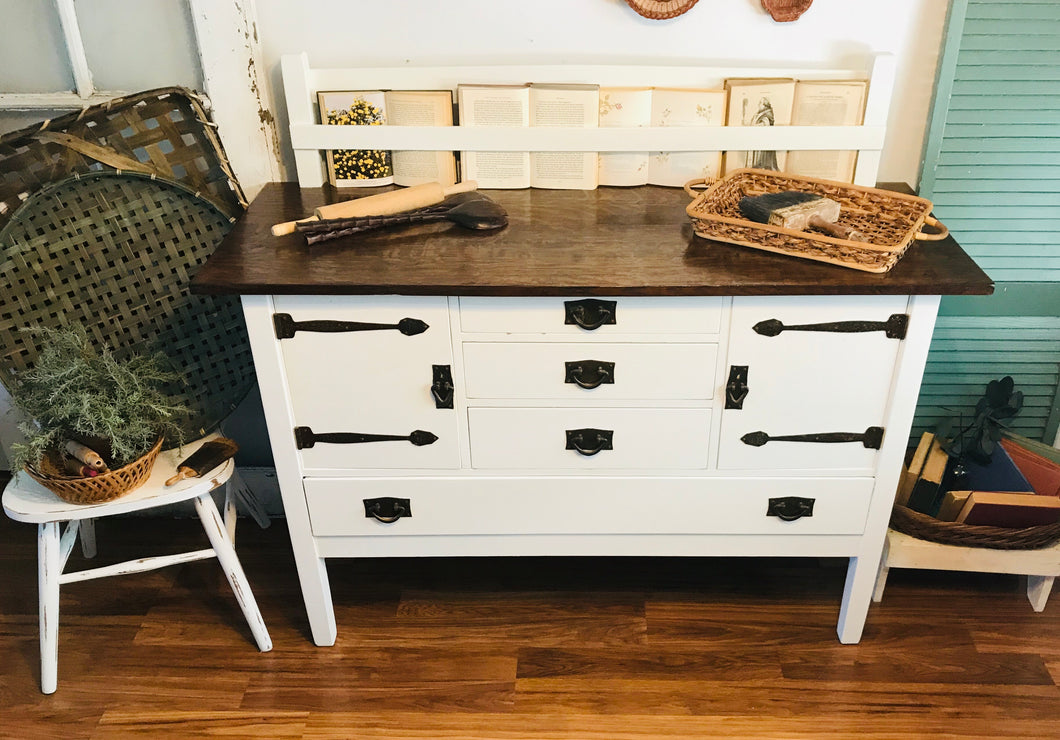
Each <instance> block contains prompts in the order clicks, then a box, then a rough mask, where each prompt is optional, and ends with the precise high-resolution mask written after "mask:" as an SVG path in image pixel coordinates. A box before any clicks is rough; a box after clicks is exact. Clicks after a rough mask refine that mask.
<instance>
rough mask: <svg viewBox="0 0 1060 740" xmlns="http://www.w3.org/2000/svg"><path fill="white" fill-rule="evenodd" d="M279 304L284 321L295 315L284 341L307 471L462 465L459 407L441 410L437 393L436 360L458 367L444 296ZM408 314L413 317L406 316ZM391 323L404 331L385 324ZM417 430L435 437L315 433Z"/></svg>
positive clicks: (294, 299) (286, 299) (284, 300)
mask: <svg viewBox="0 0 1060 740" xmlns="http://www.w3.org/2000/svg"><path fill="white" fill-rule="evenodd" d="M275 306H276V312H277V314H278V315H281V316H286V317H288V318H282V317H281V319H280V322H281V323H283V322H288V321H289V322H293V329H294V331H293V336H288V337H285V338H281V339H279V340H278V341H279V342H280V346H281V348H282V351H283V359H284V364H285V366H286V370H287V378H288V382H289V383H290V396H291V405H292V408H293V411H294V418H295V423H296V425H297V427H300V428H303V432H302V442H301V443H300V444H301V455H302V462H303V465H304V467H305V468H306V469H307V470H323V469H352V468H456V467H459V464H460V461H459V454H458V444H457V421H456V418H457V417H456V412H455V411H454V410H453V409H452V408H438V405H437V403H436V400H435V398H434V396H433V395H432V393H431V386H432V384H433V383H434V369H433V366H434V365H443V366H449V367H451V366H452V343H451V341H450V333H449V311H448V304H447V301H446V299H445V298H444V297H405V296H372V297H347V296H342V297H340V296H279V297H277V298H276V300H275ZM405 319H411V320H413V321H412V322H405V323H404V324H401V322H402V321H403V320H405ZM304 322H313V323H304ZM318 322H326V323H318ZM335 322H346V323H352V325H348V326H343V325H342V324H336V323H335ZM415 322H422V324H425V325H426V328H423V326H422V325H420V324H417V323H415ZM358 323H359V324H371V325H381V326H379V327H376V328H368V327H364V326H357V324H358ZM389 325H394V326H400V327H404V330H402V329H401V328H383V327H386V326H389ZM280 333H281V334H283V332H280ZM291 333H292V332H291V331H287V332H286V334H291ZM443 395H444V394H443ZM305 428H308V429H309V430H311V433H306V432H305V431H304V429H305ZM417 430H418V431H424V432H429V433H430V435H433V436H435V437H437V439H436V440H434V441H431V442H429V443H427V444H413V443H412V442H411V441H409V440H401V439H397V440H376V441H361V442H355V441H351V438H350V437H349V436H345V437H342V438H336V437H328V436H324V437H323V439H319V438H320V436H321V435H335V434H343V435H349V434H351V433H353V434H362V435H384V436H394V437H405V436H408V435H410V434H411V433H412V432H413V431H417ZM292 433H294V431H293V430H292ZM426 439H428V440H429V437H427V438H426ZM417 441H418V442H421V443H422V442H424V441H425V440H424V437H423V435H418V436H417Z"/></svg>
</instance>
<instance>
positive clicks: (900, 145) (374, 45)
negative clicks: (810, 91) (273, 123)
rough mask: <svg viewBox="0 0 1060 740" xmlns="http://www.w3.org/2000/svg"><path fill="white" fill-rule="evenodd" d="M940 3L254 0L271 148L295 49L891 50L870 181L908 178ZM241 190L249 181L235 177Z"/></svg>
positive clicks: (774, 58) (540, 53)
mask: <svg viewBox="0 0 1060 740" xmlns="http://www.w3.org/2000/svg"><path fill="white" fill-rule="evenodd" d="M947 5H948V2H947V0H889V1H888V2H885V3H884V2H869V1H868V0H816V2H814V4H813V6H812V7H811V8H810V9H809V10H808V11H807V12H806V14H805V15H803V16H802V18H800V19H799V20H797V21H795V22H792V23H777V22H775V21H773V19H772V18H771V17H770V16H769V15H768V14H767V13H766V12H765V11H764V10H763V9H762V7H761V3H760V0H700V2H699V3H698V4H697V5H696V6H695V7H693V8H692V9H691V10H690V11H689V12H688V13H686V14H685V15H683V16H680V17H678V18H675V19H672V20H668V21H653V20H648V19H646V18H642V17H640V16H639V15H637V14H636V13H635V12H634V11H633V10H632V9H631V8H630V7H629V6H628V5H627V4H626V2H625V0H523V1H522V2H514V1H513V0H507V1H505V0H446V2H444V3H437V2H428V1H427V0H385V1H384V2H366V1H364V0H360V1H358V0H353V1H351V0H301V2H299V3H291V2H288V1H287V0H256V6H257V12H258V24H257V31H258V40H259V41H260V44H261V53H262V59H261V62H262V64H263V66H264V68H265V69H266V70H267V73H268V81H269V85H270V87H271V96H272V99H273V100H274V101H275V102H274V105H275V110H274V112H275V113H276V117H277V121H278V124H279V134H280V137H281V142H282V150H283V151H284V153H285V163H286V165H287V167H288V168H289V169H288V171H287V174H286V177H287V178H289V179H294V175H293V166H292V161H293V158H292V154H291V152H290V145H289V142H288V140H287V138H286V133H285V131H284V129H285V126H286V112H285V111H284V110H283V102H282V101H283V88H282V81H281V80H280V74H279V60H280V56H281V55H283V54H290V53H298V52H302V51H306V52H308V53H309V60H310V65H311V66H313V67H357V66H373V65H377V66H400V65H409V66H423V65H431V64H484V63H491V62H494V63H498V64H501V63H553V62H555V63H563V62H579V63H593V62H596V63H604V64H611V63H628V62H638V61H640V62H644V63H654V64H666V63H696V62H700V63H705V64H712V65H724V64H725V63H729V62H732V63H734V64H739V63H742V64H747V63H749V62H751V63H755V64H757V63H763V64H769V65H772V66H783V65H785V64H787V63H792V64H793V65H797V66H839V67H843V66H850V65H853V66H856V67H860V66H863V59H864V57H865V56H866V55H867V54H869V53H871V52H884V51H886V52H891V53H893V54H895V56H896V57H897V60H898V78H897V85H896V92H895V98H894V101H893V103H892V114H891V120H890V126H889V135H888V137H887V142H886V144H885V148H884V151H883V159H882V162H881V166H880V179H881V180H895V181H903V182H909V183H912V184H915V183H916V181H917V179H918V177H919V171H920V164H919V160H920V154H921V147H922V142H923V137H924V130H925V124H926V120H927V116H928V111H929V105H930V96H931V92H932V86H933V83H934V74H935V64H936V60H937V57H938V52H939V48H940V45H941V37H942V31H943V25H944V21H945V15H946V10H947ZM244 184H245V185H248V186H250V187H251V189H253V185H254V184H253V183H244Z"/></svg>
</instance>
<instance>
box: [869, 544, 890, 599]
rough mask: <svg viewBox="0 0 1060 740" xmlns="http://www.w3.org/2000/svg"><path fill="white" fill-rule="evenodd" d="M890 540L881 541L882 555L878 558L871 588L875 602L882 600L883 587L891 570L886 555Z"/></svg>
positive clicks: (888, 552)
mask: <svg viewBox="0 0 1060 740" xmlns="http://www.w3.org/2000/svg"><path fill="white" fill-rule="evenodd" d="M890 549H891V541H890V540H884V541H883V557H881V558H880V569H879V571H877V573H876V586H875V587H874V588H873V590H872V600H873V601H874V602H876V603H877V604H878V603H880V601H882V600H883V589H884V588H886V586H887V576H888V574H890V572H891V568H890V566H888V565H887V556H888V555H889V554H890Z"/></svg>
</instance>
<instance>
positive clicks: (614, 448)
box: [468, 408, 710, 470]
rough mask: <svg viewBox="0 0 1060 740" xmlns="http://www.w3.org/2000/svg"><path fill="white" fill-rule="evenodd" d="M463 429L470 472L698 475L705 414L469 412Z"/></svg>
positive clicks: (665, 411) (669, 411)
mask: <svg viewBox="0 0 1060 740" xmlns="http://www.w3.org/2000/svg"><path fill="white" fill-rule="evenodd" d="M468 426H469V429H470V436H471V465H472V467H474V468H482V469H489V468H492V469H496V468H507V469H534V470H594V469H652V468H654V469H702V468H705V467H706V466H707V446H708V442H709V441H710V410H709V409H627V408H607V409H585V408H554V409H547V408H544V409H525V408H470V409H468ZM576 448H580V449H582V450H583V451H584V452H579V451H578V449H576ZM594 450H598V451H596V452H595V454H591V453H593V451H594Z"/></svg>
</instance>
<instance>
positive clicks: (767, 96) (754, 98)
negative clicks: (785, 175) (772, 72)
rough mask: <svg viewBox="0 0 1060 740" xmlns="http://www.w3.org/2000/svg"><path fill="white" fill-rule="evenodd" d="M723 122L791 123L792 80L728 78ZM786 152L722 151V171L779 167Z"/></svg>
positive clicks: (739, 123)
mask: <svg viewBox="0 0 1060 740" xmlns="http://www.w3.org/2000/svg"><path fill="white" fill-rule="evenodd" d="M725 88H726V90H728V91H729V101H728V113H727V117H726V121H725V123H726V125H727V126H787V125H789V124H791V107H792V103H793V102H794V98H795V80H790V79H762V80H744V79H730V80H726V81H725ZM786 158H787V152H784V151H775V150H761V151H751V152H740V151H735V152H725V172H726V173H729V172H732V171H733V170H736V169H739V168H741V167H756V168H758V169H763V170H778V171H780V170H783V169H784V164H785V161H786Z"/></svg>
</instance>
